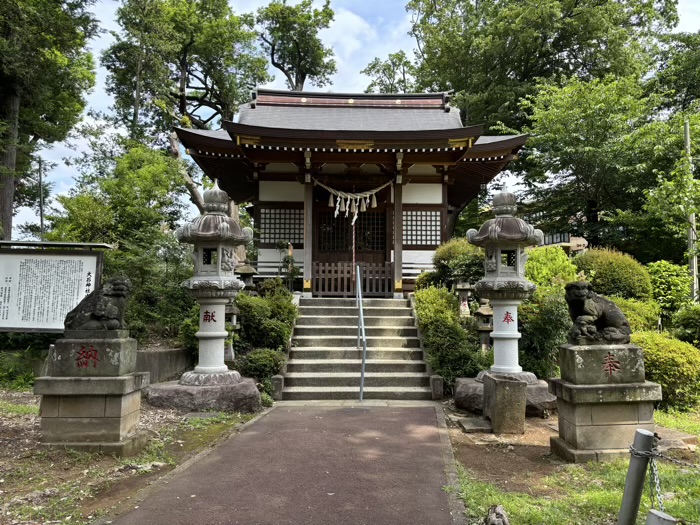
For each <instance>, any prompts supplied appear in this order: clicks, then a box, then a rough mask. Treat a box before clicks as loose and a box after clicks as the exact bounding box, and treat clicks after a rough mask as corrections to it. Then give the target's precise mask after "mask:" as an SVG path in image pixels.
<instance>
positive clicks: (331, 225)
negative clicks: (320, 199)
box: [318, 212, 352, 252]
mask: <svg viewBox="0 0 700 525" xmlns="http://www.w3.org/2000/svg"><path fill="white" fill-rule="evenodd" d="M333 215H334V212H324V213H320V214H319V217H318V219H319V224H318V249H319V251H322V252H345V251H348V250H351V249H352V237H350V233H351V230H350V220H351V219H350V218H349V217H348V218H346V217H345V216H344V215H339V216H338V217H334V216H333Z"/></svg>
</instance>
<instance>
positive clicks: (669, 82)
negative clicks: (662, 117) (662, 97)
mask: <svg viewBox="0 0 700 525" xmlns="http://www.w3.org/2000/svg"><path fill="white" fill-rule="evenodd" d="M661 43H662V46H663V48H662V51H661V52H660V54H659V69H658V71H657V73H656V75H655V77H654V78H653V79H652V81H651V82H650V87H652V88H653V89H656V90H658V91H662V92H666V93H667V94H668V98H667V100H666V103H665V104H664V106H665V107H667V108H672V109H673V110H675V111H687V110H689V109H690V108H691V105H692V104H693V103H694V102H695V101H696V100H698V99H699V98H700V31H699V32H697V33H673V34H670V35H664V37H663V38H662V41H661Z"/></svg>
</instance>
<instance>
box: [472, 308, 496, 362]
mask: <svg viewBox="0 0 700 525" xmlns="http://www.w3.org/2000/svg"><path fill="white" fill-rule="evenodd" d="M474 317H475V319H476V330H477V331H478V332H479V340H480V341H481V351H482V352H488V351H489V350H490V349H491V332H492V331H493V309H492V308H491V305H490V304H489V300H488V299H486V298H483V297H482V298H481V299H480V300H479V309H478V310H477V311H476V312H474Z"/></svg>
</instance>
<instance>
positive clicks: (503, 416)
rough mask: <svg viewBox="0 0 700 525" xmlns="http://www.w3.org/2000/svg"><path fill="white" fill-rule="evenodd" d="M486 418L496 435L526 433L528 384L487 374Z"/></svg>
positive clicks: (505, 375) (485, 383)
mask: <svg viewBox="0 0 700 525" xmlns="http://www.w3.org/2000/svg"><path fill="white" fill-rule="evenodd" d="M483 382H484V409H483V410H484V417H486V418H488V419H490V420H491V426H492V427H493V431H494V433H496V434H524V433H525V405H526V399H527V383H526V382H525V381H521V380H519V379H517V378H512V377H509V376H508V375H507V374H490V373H489V374H485V375H484V377H483Z"/></svg>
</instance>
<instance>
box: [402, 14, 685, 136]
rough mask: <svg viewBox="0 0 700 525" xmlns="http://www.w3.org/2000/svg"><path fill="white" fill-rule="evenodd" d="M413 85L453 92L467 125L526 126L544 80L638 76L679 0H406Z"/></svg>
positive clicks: (673, 16)
mask: <svg viewBox="0 0 700 525" xmlns="http://www.w3.org/2000/svg"><path fill="white" fill-rule="evenodd" d="M407 10H408V11H409V12H410V13H411V14H412V27H411V34H412V35H413V36H414V37H415V38H416V42H417V46H418V52H417V59H418V69H417V82H418V85H419V86H420V87H422V88H424V89H428V90H431V91H442V90H448V89H454V90H455V91H456V92H457V96H456V97H455V99H454V100H455V102H456V103H458V104H459V105H460V107H461V108H462V109H463V110H464V112H465V114H466V120H467V121H468V122H483V123H485V124H486V125H487V126H490V125H493V124H494V123H496V122H498V121H501V122H504V123H506V124H508V125H510V126H511V127H516V128H518V127H520V126H521V125H522V123H524V119H525V114H524V113H523V112H522V111H520V110H521V108H520V107H519V105H518V101H519V100H520V99H522V98H523V97H525V96H527V95H530V94H533V93H534V92H535V90H536V86H537V81H538V79H548V80H551V81H553V82H558V81H560V80H561V79H565V78H570V77H577V78H580V79H583V80H590V79H593V78H603V77H605V76H607V75H610V74H612V75H629V74H637V75H638V74H640V73H642V72H643V71H645V70H646V69H647V68H648V64H649V62H650V60H649V55H648V53H647V49H648V48H651V44H652V42H653V40H652V37H653V35H654V33H655V32H656V31H660V30H664V29H667V28H670V27H672V26H673V25H674V24H675V23H676V22H677V14H676V2H675V1H673V0H620V1H615V0H480V1H479V2H473V1H471V0H410V1H409V3H408V6H407Z"/></svg>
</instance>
